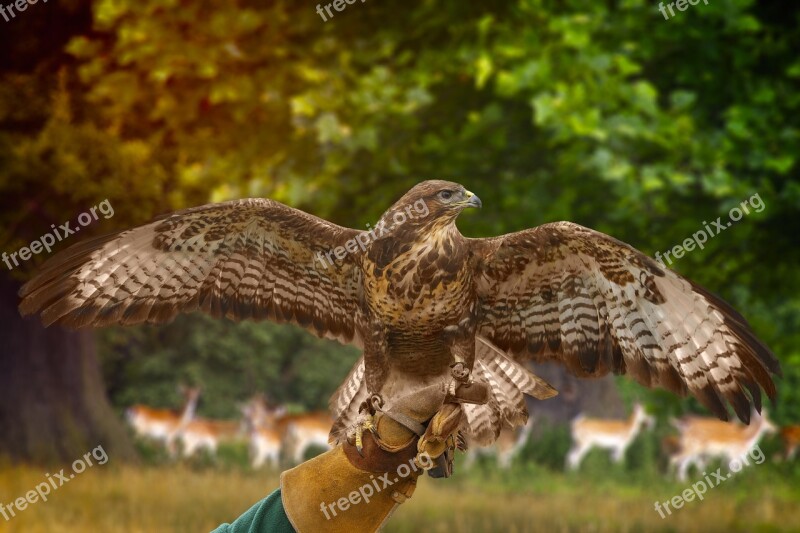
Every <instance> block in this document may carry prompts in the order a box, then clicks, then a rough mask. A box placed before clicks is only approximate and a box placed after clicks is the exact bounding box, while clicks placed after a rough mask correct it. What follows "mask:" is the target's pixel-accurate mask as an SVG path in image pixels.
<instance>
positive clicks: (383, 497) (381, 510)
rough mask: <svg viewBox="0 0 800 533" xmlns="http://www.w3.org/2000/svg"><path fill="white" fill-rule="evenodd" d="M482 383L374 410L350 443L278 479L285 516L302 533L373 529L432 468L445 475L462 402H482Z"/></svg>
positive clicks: (440, 389) (438, 389) (439, 388)
mask: <svg viewBox="0 0 800 533" xmlns="http://www.w3.org/2000/svg"><path fill="white" fill-rule="evenodd" d="M487 398H488V388H487V385H486V384H485V383H482V382H471V383H469V384H464V383H462V384H460V385H458V387H456V388H455V390H453V391H450V392H448V388H447V387H445V386H444V385H441V384H440V385H433V386H430V387H426V388H424V389H422V390H419V391H416V392H415V393H414V394H411V395H408V396H405V397H402V398H399V399H396V400H394V401H391V402H387V405H386V406H381V405H373V406H372V409H371V410H373V411H374V413H371V412H368V413H366V414H365V416H364V419H362V423H364V427H366V428H367V429H368V430H369V431H367V432H365V433H363V436H362V438H361V439H360V440H361V444H362V445H363V447H362V448H361V449H360V450H359V449H358V448H357V447H356V442H355V441H356V438H353V439H352V442H351V441H350V440H348V442H346V443H344V444H340V445H337V446H336V447H335V448H333V449H332V450H330V451H328V452H326V453H324V454H322V455H319V456H317V457H315V458H314V459H311V460H310V461H306V462H305V463H303V464H301V465H299V466H297V467H295V468H293V469H291V470H287V471H286V472H284V473H283V474H282V475H281V497H282V500H283V507H284V510H285V511H286V515H287V516H288V518H289V520H290V521H291V523H292V525H293V526H294V528H295V529H296V530H297V531H299V532H300V533H305V532H307V531H308V532H316V531H333V532H346V533H355V532H358V533H362V532H364V531H377V530H378V529H379V528H380V527H381V526H382V525H383V524H384V522H385V521H386V519H387V518H388V517H389V516H390V515H391V513H392V512H393V511H394V509H395V508H396V507H397V506H398V505H399V504H401V503H403V502H404V501H405V500H407V499H408V498H410V497H411V495H412V494H413V493H414V489H415V488H416V482H417V478H418V477H419V476H420V475H421V474H422V473H423V472H424V471H426V470H431V469H433V472H435V474H434V475H436V476H437V477H441V476H447V475H449V474H450V470H451V468H452V454H453V450H454V449H455V447H456V437H455V433H456V432H457V431H458V428H459V425H460V424H461V417H462V416H463V412H462V409H461V403H478V404H481V403H485V402H486V401H487Z"/></svg>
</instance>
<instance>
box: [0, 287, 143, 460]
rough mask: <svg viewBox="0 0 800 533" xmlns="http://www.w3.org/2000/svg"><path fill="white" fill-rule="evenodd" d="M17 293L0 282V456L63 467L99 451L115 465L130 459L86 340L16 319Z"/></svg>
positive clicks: (90, 338)
mask: <svg viewBox="0 0 800 533" xmlns="http://www.w3.org/2000/svg"><path fill="white" fill-rule="evenodd" d="M19 286H20V285H19V284H18V283H16V282H14V281H11V280H9V279H8V278H5V277H0V343H1V344H0V456H4V457H7V458H9V459H10V460H11V461H14V462H34V463H63V462H71V461H74V460H75V459H76V458H80V457H81V456H83V454H85V453H86V452H88V451H90V450H92V449H94V448H95V447H97V446H100V445H102V446H103V450H105V452H106V453H107V454H108V457H109V458H110V459H111V460H113V461H115V462H116V461H120V460H123V461H128V460H133V459H135V457H136V454H135V451H134V448H133V446H132V445H131V442H130V439H129V438H128V435H127V432H126V431H125V428H124V427H123V425H122V423H121V421H120V420H119V418H118V417H117V416H116V414H115V413H114V411H113V409H112V408H111V404H110V403H109V401H108V398H107V396H106V391H105V388H104V386H103V378H102V374H101V372H100V366H99V364H98V361H97V355H96V352H95V342H94V335H93V332H91V331H70V330H67V329H64V328H61V327H58V326H51V327H49V328H44V327H42V324H41V322H40V321H39V319H38V317H34V318H28V319H23V318H22V317H21V316H20V314H19V311H18V310H17V304H18V302H19V298H18V297H17V291H18V289H19Z"/></svg>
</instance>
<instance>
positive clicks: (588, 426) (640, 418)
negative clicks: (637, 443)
mask: <svg viewBox="0 0 800 533" xmlns="http://www.w3.org/2000/svg"><path fill="white" fill-rule="evenodd" d="M654 425H655V419H654V418H653V417H652V416H650V415H648V414H647V412H646V411H645V410H644V407H642V405H641V404H638V403H637V404H636V405H635V406H634V408H633V413H631V416H630V417H628V420H603V419H599V418H587V417H584V416H583V415H579V416H578V417H576V418H575V419H574V420H573V421H572V448H571V449H570V451H569V454H568V455H567V466H568V467H569V468H570V469H571V470H575V469H577V468H578V467H579V466H580V463H581V461H582V460H583V457H584V456H585V455H586V454H587V453H589V451H590V450H591V449H592V448H594V447H595V446H596V447H598V448H605V449H607V450H611V451H612V453H611V458H612V459H613V460H614V462H615V463H619V462H621V461H622V459H623V458H624V457H625V451H626V450H627V449H628V446H630V444H631V443H632V442H633V441H634V439H636V436H637V435H638V434H639V432H640V431H641V430H642V427H643V426H647V427H648V428H650V429H652V428H653V426H654Z"/></svg>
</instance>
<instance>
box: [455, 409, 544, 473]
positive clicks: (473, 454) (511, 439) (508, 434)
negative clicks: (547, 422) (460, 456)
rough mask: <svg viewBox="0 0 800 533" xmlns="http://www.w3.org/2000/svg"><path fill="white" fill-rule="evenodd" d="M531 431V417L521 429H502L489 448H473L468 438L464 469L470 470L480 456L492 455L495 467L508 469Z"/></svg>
mask: <svg viewBox="0 0 800 533" xmlns="http://www.w3.org/2000/svg"><path fill="white" fill-rule="evenodd" d="M532 429H533V417H529V418H528V422H527V423H526V424H525V425H524V426H522V427H517V428H511V427H504V428H503V429H502V430H501V431H500V435H498V436H497V440H496V441H495V442H494V444H492V445H491V446H485V447H480V446H475V445H472V444H471V443H469V438H467V441H468V442H467V444H468V446H467V456H466V460H465V462H464V467H465V468H471V467H472V466H473V465H474V464H475V461H476V460H477V459H478V457H480V456H489V455H494V456H495V457H496V459H497V467H498V468H500V469H502V470H506V469H508V468H509V467H510V466H511V461H513V459H514V457H516V456H517V455H518V454H519V452H520V450H522V448H523V447H524V446H525V444H526V443H527V442H528V438H529V437H530V434H531V430H532Z"/></svg>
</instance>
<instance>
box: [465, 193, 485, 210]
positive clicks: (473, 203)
mask: <svg viewBox="0 0 800 533" xmlns="http://www.w3.org/2000/svg"><path fill="white" fill-rule="evenodd" d="M464 194H466V195H467V201H466V202H464V204H465V207H483V203H482V202H481V199H480V198H478V197H477V196H476V195H475V193H474V192H470V191H464Z"/></svg>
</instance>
